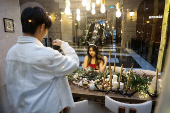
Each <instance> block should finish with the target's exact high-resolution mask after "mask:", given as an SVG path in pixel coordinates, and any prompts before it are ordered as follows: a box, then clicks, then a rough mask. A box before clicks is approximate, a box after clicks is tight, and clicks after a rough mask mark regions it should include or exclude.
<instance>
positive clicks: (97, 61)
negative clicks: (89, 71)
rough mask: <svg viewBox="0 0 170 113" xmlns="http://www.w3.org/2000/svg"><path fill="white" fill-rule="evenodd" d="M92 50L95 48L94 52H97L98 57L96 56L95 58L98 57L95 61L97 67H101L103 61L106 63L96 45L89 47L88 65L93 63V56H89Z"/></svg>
mask: <svg viewBox="0 0 170 113" xmlns="http://www.w3.org/2000/svg"><path fill="white" fill-rule="evenodd" d="M90 48H93V51H95V52H96V56H95V57H96V61H95V64H96V65H97V66H99V63H100V62H101V61H103V62H104V60H103V56H102V55H101V54H100V52H99V49H98V47H97V46H96V45H89V47H88V50H87V55H88V65H89V64H90V63H91V59H92V56H91V55H90V54H89V50H90Z"/></svg>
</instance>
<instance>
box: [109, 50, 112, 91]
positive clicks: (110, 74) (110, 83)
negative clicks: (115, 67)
mask: <svg viewBox="0 0 170 113" xmlns="http://www.w3.org/2000/svg"><path fill="white" fill-rule="evenodd" d="M110 58H111V50H110V54H109V70H110V89H112V70H111V64H110Z"/></svg>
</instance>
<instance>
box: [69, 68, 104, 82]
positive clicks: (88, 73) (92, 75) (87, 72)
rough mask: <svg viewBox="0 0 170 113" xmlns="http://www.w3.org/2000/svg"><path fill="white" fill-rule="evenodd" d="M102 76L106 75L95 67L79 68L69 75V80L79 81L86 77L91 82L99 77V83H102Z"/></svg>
mask: <svg viewBox="0 0 170 113" xmlns="http://www.w3.org/2000/svg"><path fill="white" fill-rule="evenodd" d="M76 74H77V75H78V77H77V78H74V75H76ZM102 77H104V74H103V73H98V72H96V71H94V68H88V69H83V68H79V69H77V70H75V71H74V72H73V73H71V74H69V75H67V78H68V81H69V82H73V81H76V82H79V81H80V80H82V79H83V78H86V79H87V81H88V82H90V81H91V80H93V81H95V80H97V79H98V81H97V84H101V83H102V82H100V81H102Z"/></svg>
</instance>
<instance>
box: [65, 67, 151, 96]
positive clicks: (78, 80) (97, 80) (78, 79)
mask: <svg viewBox="0 0 170 113" xmlns="http://www.w3.org/2000/svg"><path fill="white" fill-rule="evenodd" d="M107 70H108V71H107V73H106V78H105V80H106V81H105V84H104V86H107V87H109V76H108V75H109V74H110V71H109V68H107ZM111 71H112V70H111ZM122 72H123V70H122ZM116 75H117V76H118V77H117V81H118V79H119V76H120V73H117V74H116ZM128 75H129V73H127V75H126V74H124V73H122V75H121V82H122V83H124V84H125V87H126V85H127V79H128ZM103 77H104V74H103V73H97V72H95V71H94V69H93V68H91V67H88V68H86V69H83V68H78V69H77V70H75V71H74V72H73V73H71V74H69V75H67V78H68V81H69V83H70V84H75V85H78V86H80V87H83V85H86V87H88V85H90V84H96V85H98V86H102V84H103ZM152 78H153V76H147V75H146V74H145V73H144V74H143V75H142V76H141V75H139V74H135V73H133V72H132V73H131V76H130V81H129V89H132V90H135V91H137V92H144V93H146V92H147V91H148V90H149V86H148V85H149V84H150V83H151V81H152ZM107 87H106V89H105V90H107ZM100 88H101V87H100Z"/></svg>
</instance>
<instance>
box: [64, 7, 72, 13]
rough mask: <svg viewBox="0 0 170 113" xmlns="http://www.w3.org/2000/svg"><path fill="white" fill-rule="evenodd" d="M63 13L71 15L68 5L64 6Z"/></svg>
mask: <svg viewBox="0 0 170 113" xmlns="http://www.w3.org/2000/svg"><path fill="white" fill-rule="evenodd" d="M64 12H65V14H66V15H71V10H70V7H68V6H66V8H65V11H64Z"/></svg>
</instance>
